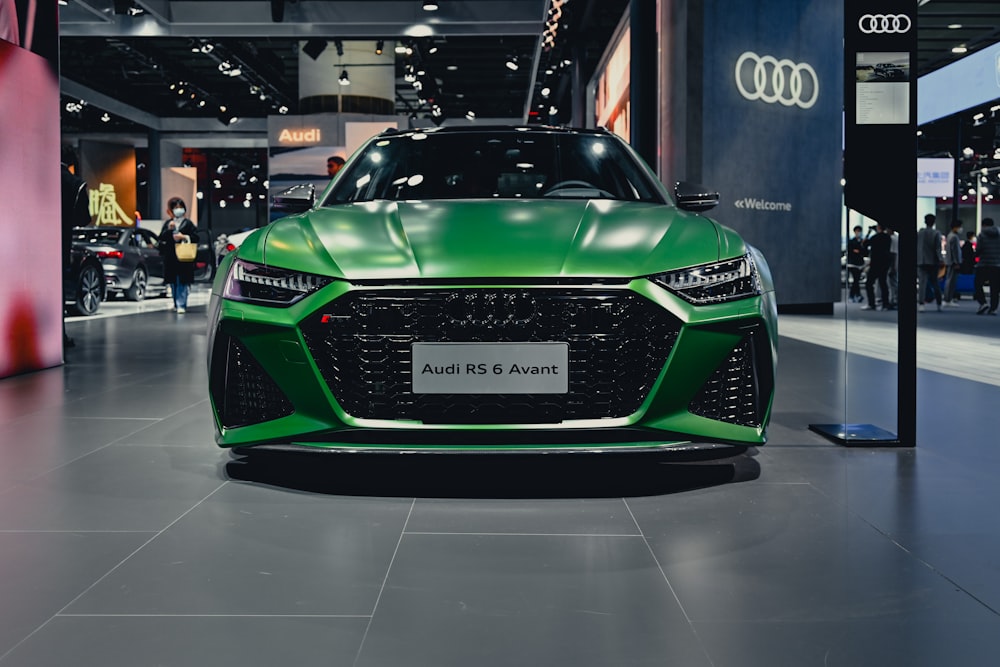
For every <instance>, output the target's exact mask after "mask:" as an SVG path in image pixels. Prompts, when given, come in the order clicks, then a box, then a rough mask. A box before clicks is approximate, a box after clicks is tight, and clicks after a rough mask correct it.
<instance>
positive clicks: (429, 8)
mask: <svg viewBox="0 0 1000 667" xmlns="http://www.w3.org/2000/svg"><path fill="white" fill-rule="evenodd" d="M439 6H440V5H438V3H436V2H434V1H433V0H424V11H425V12H436V11H437V10H438V8H439Z"/></svg>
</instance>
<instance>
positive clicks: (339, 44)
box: [333, 39, 344, 57]
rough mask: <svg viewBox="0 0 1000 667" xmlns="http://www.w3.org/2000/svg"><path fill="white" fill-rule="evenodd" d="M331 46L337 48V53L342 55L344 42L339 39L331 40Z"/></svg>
mask: <svg viewBox="0 0 1000 667" xmlns="http://www.w3.org/2000/svg"><path fill="white" fill-rule="evenodd" d="M333 46H334V47H336V49H337V55H338V56H340V57H343V56H344V43H343V42H342V41H340V40H339V39H335V40H333Z"/></svg>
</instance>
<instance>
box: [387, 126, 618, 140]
mask: <svg viewBox="0 0 1000 667" xmlns="http://www.w3.org/2000/svg"><path fill="white" fill-rule="evenodd" d="M504 132H525V133H530V134H562V135H579V134H585V135H586V134H589V135H595V136H612V134H611V132H609V131H608V130H607V129H606V128H603V127H600V128H596V129H589V128H578V127H559V126H555V125H447V126H444V127H422V128H419V127H418V128H412V129H408V130H397V129H395V128H388V129H386V130H385V131H383V132H382V133H381V134H379V135H378V136H380V137H392V136H408V135H413V134H490V133H497V134H499V133H504Z"/></svg>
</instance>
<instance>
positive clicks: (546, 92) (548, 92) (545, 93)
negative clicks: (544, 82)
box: [539, 86, 552, 98]
mask: <svg viewBox="0 0 1000 667" xmlns="http://www.w3.org/2000/svg"><path fill="white" fill-rule="evenodd" d="M539 92H540V93H541V95H542V97H544V98H547V97H548V96H549V95H551V94H552V89H551V88H549V87H548V86H545V87H544V88H542V89H541V90H540V91H539Z"/></svg>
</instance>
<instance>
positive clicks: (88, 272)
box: [72, 266, 104, 315]
mask: <svg viewBox="0 0 1000 667" xmlns="http://www.w3.org/2000/svg"><path fill="white" fill-rule="evenodd" d="M103 281H104V277H103V276H102V275H101V272H100V271H99V270H98V269H97V267H94V266H84V267H83V268H82V269H80V277H79V279H78V280H77V282H76V294H75V298H74V300H73V306H72V308H73V310H74V311H75V312H76V313H77V314H79V315H93V314H94V313H96V312H97V311H98V309H99V308H100V307H101V295H102V292H103V291H104V285H103V284H102V283H103Z"/></svg>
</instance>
